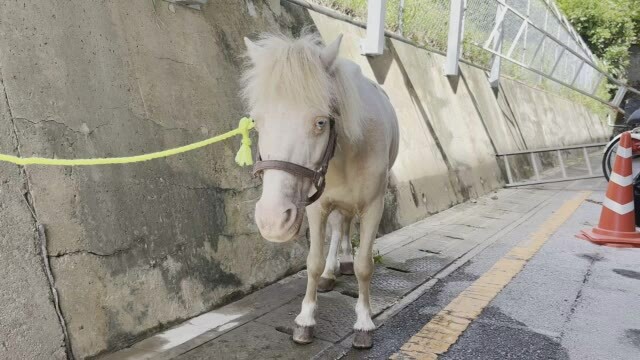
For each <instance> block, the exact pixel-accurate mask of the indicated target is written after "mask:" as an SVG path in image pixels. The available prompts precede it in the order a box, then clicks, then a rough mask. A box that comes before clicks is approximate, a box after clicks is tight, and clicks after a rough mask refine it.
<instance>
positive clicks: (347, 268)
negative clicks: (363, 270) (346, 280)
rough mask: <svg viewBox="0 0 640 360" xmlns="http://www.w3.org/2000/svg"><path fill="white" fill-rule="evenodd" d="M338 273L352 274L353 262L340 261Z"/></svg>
mask: <svg viewBox="0 0 640 360" xmlns="http://www.w3.org/2000/svg"><path fill="white" fill-rule="evenodd" d="M340 274H342V275H353V274H354V272H353V262H345V263H340Z"/></svg>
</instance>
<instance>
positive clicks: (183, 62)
mask: <svg viewBox="0 0 640 360" xmlns="http://www.w3.org/2000/svg"><path fill="white" fill-rule="evenodd" d="M154 57H155V58H156V59H158V60H169V61H171V62H174V63H177V64H182V65H188V66H193V64H192V63H188V62H185V61H180V60H176V59H173V58H170V57H166V56H154Z"/></svg>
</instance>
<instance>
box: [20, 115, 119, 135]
mask: <svg viewBox="0 0 640 360" xmlns="http://www.w3.org/2000/svg"><path fill="white" fill-rule="evenodd" d="M14 120H20V121H24V122H27V123H29V124H32V125H40V124H44V123H54V124H57V125H61V126H63V127H65V128H66V129H67V130H69V131H71V132H74V133H76V134H81V135H91V134H92V133H93V132H94V131H96V130H98V129H99V128H101V127H104V126H107V125H110V123H104V124H100V125H98V126H96V127H94V128H93V129H91V130H89V131H82V130H76V129H74V128H72V127H71V126H69V125H67V124H65V123H64V122H61V121H58V120H54V119H43V120H35V121H34V120H29V119H27V118H24V117H16V118H14Z"/></svg>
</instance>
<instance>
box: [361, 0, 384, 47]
mask: <svg viewBox="0 0 640 360" xmlns="http://www.w3.org/2000/svg"><path fill="white" fill-rule="evenodd" d="M386 4H387V0H369V5H368V8H367V37H366V38H365V39H362V40H361V41H360V53H361V54H362V55H382V53H383V51H384V16H385V13H386V6H385V5H386Z"/></svg>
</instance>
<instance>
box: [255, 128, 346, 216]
mask: <svg viewBox="0 0 640 360" xmlns="http://www.w3.org/2000/svg"><path fill="white" fill-rule="evenodd" d="M337 139H338V133H337V132H336V126H335V121H334V120H333V118H329V142H327V147H326V148H325V149H324V153H323V154H322V158H321V161H320V168H319V169H318V170H311V169H309V168H307V167H304V166H302V165H298V164H294V163H292V162H288V161H282V160H262V157H261V156H260V150H259V149H258V156H257V161H256V163H255V165H253V175H254V176H258V175H261V174H262V173H263V172H264V171H265V170H282V171H286V172H288V173H289V174H291V175H293V176H296V177H302V178H308V179H311V182H312V184H313V186H314V187H315V188H316V192H315V193H314V194H313V195H311V196H309V197H308V198H307V200H306V201H305V202H304V203H303V204H302V205H304V206H308V205H311V204H312V203H314V202H316V201H317V200H318V199H319V198H320V196H322V193H323V192H324V187H325V176H326V175H327V170H329V161H330V160H331V158H333V155H334V154H335V152H336V144H337Z"/></svg>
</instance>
